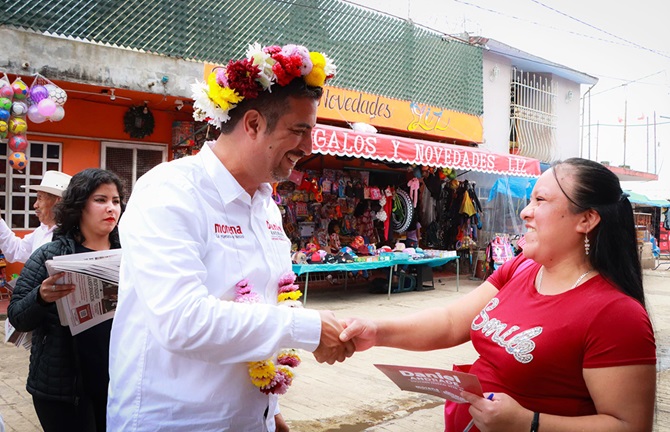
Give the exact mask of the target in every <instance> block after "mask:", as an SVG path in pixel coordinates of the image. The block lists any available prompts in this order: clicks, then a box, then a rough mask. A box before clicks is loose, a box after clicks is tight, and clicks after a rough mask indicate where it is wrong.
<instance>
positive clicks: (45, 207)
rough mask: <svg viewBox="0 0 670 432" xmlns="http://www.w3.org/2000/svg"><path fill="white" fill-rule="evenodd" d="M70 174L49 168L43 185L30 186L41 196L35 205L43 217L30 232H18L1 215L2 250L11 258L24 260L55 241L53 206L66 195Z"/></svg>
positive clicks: (43, 179)
mask: <svg viewBox="0 0 670 432" xmlns="http://www.w3.org/2000/svg"><path fill="white" fill-rule="evenodd" d="M70 178H71V177H70V176H69V175H67V174H65V173H62V172H60V171H47V172H45V173H44V177H42V181H41V182H40V184H39V185H35V186H28V189H30V190H34V191H37V200H36V201H35V204H34V205H33V208H34V209H35V215H36V216H37V218H38V219H39V221H40V226H39V227H37V228H36V229H35V230H34V231H33V232H31V233H30V234H27V235H26V236H24V237H23V238H21V237H19V236H17V235H16V234H14V232H13V231H12V229H11V228H10V227H9V226H8V225H7V223H6V222H5V221H4V220H3V219H0V250H1V251H2V253H3V254H4V255H5V259H6V260H7V261H9V262H20V263H24V262H26V261H28V258H30V255H32V253H33V252H34V251H35V250H36V249H37V248H39V247H40V246H42V245H43V244H46V243H49V242H50V241H51V238H52V236H53V231H54V229H55V228H56V220H55V218H54V214H53V207H54V205H56V203H57V202H58V201H59V200H60V198H61V197H62V196H63V192H65V189H67V185H68V184H69V183H70ZM21 187H22V188H25V186H21Z"/></svg>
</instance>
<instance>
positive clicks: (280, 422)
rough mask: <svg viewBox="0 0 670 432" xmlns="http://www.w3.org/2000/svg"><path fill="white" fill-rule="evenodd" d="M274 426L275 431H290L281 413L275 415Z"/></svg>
mask: <svg viewBox="0 0 670 432" xmlns="http://www.w3.org/2000/svg"><path fill="white" fill-rule="evenodd" d="M275 426H276V427H275V431H276V432H289V431H290V429H289V427H288V424H286V421H285V420H284V417H283V416H282V415H281V413H279V414H276V415H275Z"/></svg>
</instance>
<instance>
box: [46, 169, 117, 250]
mask: <svg viewBox="0 0 670 432" xmlns="http://www.w3.org/2000/svg"><path fill="white" fill-rule="evenodd" d="M104 184H115V185H116V189H117V191H118V192H119V198H120V199H121V214H123V211H124V210H125V208H126V205H125V195H124V192H123V182H122V181H121V179H120V178H119V177H118V176H117V175H116V174H114V173H113V172H111V171H107V170H104V169H100V168H87V169H85V170H83V171H81V172H79V173H77V174H75V175H74V176H72V179H71V180H70V184H69V185H68V187H67V189H66V190H65V192H64V193H63V198H62V199H61V200H60V201H59V202H58V203H57V204H56V205H55V206H54V217H55V218H56V224H57V225H58V227H57V228H56V230H55V231H54V234H56V235H58V236H62V235H71V236H72V237H73V238H74V239H75V241H76V242H77V243H79V244H81V243H83V242H84V241H85V240H86V239H85V238H84V236H83V234H82V233H81V231H80V229H79V222H80V221H81V214H82V212H83V211H84V207H86V202H87V201H88V198H89V197H90V196H91V194H92V193H93V192H95V190H96V189H98V188H99V187H100V186H101V185H104ZM109 241H110V243H111V244H118V243H119V227H118V225H117V226H116V227H114V230H113V231H112V232H111V233H110V234H109Z"/></svg>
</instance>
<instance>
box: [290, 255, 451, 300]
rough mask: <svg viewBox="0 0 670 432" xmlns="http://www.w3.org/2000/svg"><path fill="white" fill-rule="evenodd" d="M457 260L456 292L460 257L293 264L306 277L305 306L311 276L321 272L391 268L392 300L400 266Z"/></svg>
mask: <svg viewBox="0 0 670 432" xmlns="http://www.w3.org/2000/svg"><path fill="white" fill-rule="evenodd" d="M453 260H456V291H458V288H459V287H458V283H459V279H460V274H459V273H460V269H459V262H458V261H459V260H458V256H451V257H438V258H419V259H413V258H410V257H407V258H402V259H399V258H395V259H392V260H385V261H365V262H352V263H342V264H293V272H294V273H295V274H297V275H298V276H300V275H301V274H304V275H305V293H304V294H305V295H304V297H303V300H302V301H303V304H306V303H307V289H308V287H309V274H310V273H319V272H333V271H344V272H357V271H359V270H371V269H378V268H386V267H388V268H389V289H388V298H389V300H390V299H391V285H392V281H393V270H394V269H396V268H397V266H398V265H405V264H408V265H427V266H430V267H438V266H441V265H444V264H446V263H448V262H449V261H453ZM345 286H346V275H345Z"/></svg>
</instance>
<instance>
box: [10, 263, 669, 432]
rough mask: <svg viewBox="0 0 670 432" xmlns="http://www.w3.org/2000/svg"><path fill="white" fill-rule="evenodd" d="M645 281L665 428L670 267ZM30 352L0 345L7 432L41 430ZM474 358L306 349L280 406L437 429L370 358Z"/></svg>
mask: <svg viewBox="0 0 670 432" xmlns="http://www.w3.org/2000/svg"><path fill="white" fill-rule="evenodd" d="M478 284H479V282H477V281H470V280H468V277H467V275H463V276H462V277H461V279H460V290H459V292H457V291H456V281H455V278H453V277H439V276H438V277H436V278H435V287H436V289H435V290H432V291H421V292H416V291H413V292H406V293H397V294H392V295H391V299H390V300H388V299H387V296H386V294H370V293H368V291H367V289H366V287H365V286H361V285H358V286H349V287H348V288H347V290H346V291H345V290H344V287H343V286H337V285H335V286H328V287H322V288H316V287H315V288H312V286H311V285H310V291H309V295H310V297H309V301H308V306H309V307H310V308H313V309H330V310H333V311H334V312H335V313H336V315H337V316H338V317H340V318H345V317H349V316H364V317H394V316H401V315H405V314H408V313H412V312H415V311H418V310H423V309H426V308H429V307H434V306H440V305H443V304H445V303H448V302H451V301H454V300H456V299H457V298H459V297H460V296H462V295H464V294H466V293H468V292H469V291H471V290H472V289H473V288H475V287H476V286H477V285H478ZM645 288H646V291H647V300H648V303H649V304H648V309H649V311H650V315H651V317H652V321H653V323H654V326H655V330H656V337H657V344H658V348H659V349H658V353H659V375H658V377H659V379H658V382H657V384H658V395H657V410H656V411H657V415H656V424H655V427H654V431H655V432H663V431H669V430H670V372H668V371H667V369H668V368H670V357H669V355H668V352H669V351H670V272H668V271H664V270H661V271H658V270H657V271H653V272H652V271H645ZM0 324H2V322H0ZM2 332H3V330H0V333H2ZM2 336H3V337H4V335H2ZM28 358H29V353H28V352H27V351H24V350H22V349H18V348H14V347H13V346H9V345H3V344H0V413H2V415H3V417H4V419H5V423H6V428H7V431H8V432H9V431H12V432H36V431H39V430H40V427H39V423H38V421H37V418H36V416H35V413H34V410H33V407H32V401H31V398H30V395H28V394H27V393H26V391H25V379H26V374H27V371H28ZM475 358H476V353H475V352H474V349H473V348H472V346H471V344H470V343H467V344H464V345H462V346H459V347H455V348H451V349H448V350H440V351H434V352H426V353H422V352H408V351H402V350H396V349H391V348H372V349H370V350H368V351H365V352H362V353H358V354H355V355H354V356H353V357H352V358H350V359H348V360H347V361H346V362H344V363H338V364H336V365H332V366H330V365H321V364H318V363H317V362H316V361H315V360H314V357H313V356H312V355H311V354H309V353H305V355H304V356H303V364H302V365H301V366H300V367H299V368H298V369H297V372H298V375H297V377H296V380H295V382H294V384H293V386H292V387H291V389H290V390H289V392H288V393H287V394H286V395H284V396H282V397H281V405H282V412H283V414H284V418H285V419H286V420H287V422H288V423H289V425H290V426H291V430H292V431H293V432H325V431H332V432H360V431H368V432H416V431H426V432H428V431H442V430H443V427H444V426H443V420H442V400H441V399H437V398H434V397H431V396H427V395H422V394H418V393H412V392H403V391H401V390H399V389H398V388H397V387H396V386H395V384H393V383H392V382H391V381H390V380H388V379H387V378H386V376H385V375H383V374H382V373H381V372H380V371H379V370H377V369H376V368H375V367H374V366H373V364H375V363H387V364H400V365H409V366H434V367H441V368H450V367H451V365H452V364H454V363H471V362H472V361H474V360H475Z"/></svg>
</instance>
